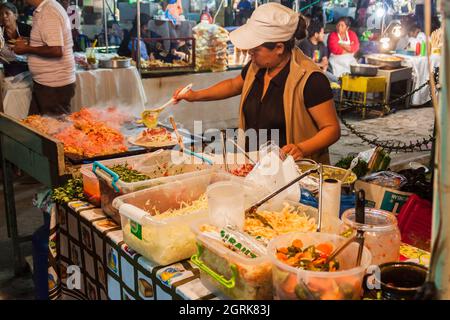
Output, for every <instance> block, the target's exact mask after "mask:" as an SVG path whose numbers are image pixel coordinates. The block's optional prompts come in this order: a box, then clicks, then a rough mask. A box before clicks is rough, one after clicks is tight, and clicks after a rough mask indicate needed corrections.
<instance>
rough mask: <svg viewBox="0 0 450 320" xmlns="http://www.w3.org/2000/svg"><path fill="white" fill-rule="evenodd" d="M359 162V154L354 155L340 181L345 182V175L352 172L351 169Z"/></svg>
mask: <svg viewBox="0 0 450 320" xmlns="http://www.w3.org/2000/svg"><path fill="white" fill-rule="evenodd" d="M358 162H359V156H357V157H355V158H354V159H353V160H352V162H351V163H350V167H349V168H348V169H347V171H346V172H345V175H344V177H343V178H342V179H341V181H342V183H345V180H347V177H348V176H349V175H350V174H351V173H352V170H353V169H354V168H355V167H356V166H357V165H358Z"/></svg>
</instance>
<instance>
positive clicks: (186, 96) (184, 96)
mask: <svg viewBox="0 0 450 320" xmlns="http://www.w3.org/2000/svg"><path fill="white" fill-rule="evenodd" d="M181 90H183V87H181V88H178V89H177V90H176V91H175V93H174V94H173V97H172V98H173V99H175V102H174V103H175V104H177V103H178V102H180V100H186V101H189V102H193V101H196V96H195V93H196V92H195V91H192V90H189V91H188V92H186V93H184V94H180V91H181Z"/></svg>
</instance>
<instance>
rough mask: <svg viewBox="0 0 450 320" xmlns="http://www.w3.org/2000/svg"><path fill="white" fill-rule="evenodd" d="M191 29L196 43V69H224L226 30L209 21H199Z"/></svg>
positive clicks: (227, 37)
mask: <svg viewBox="0 0 450 320" xmlns="http://www.w3.org/2000/svg"><path fill="white" fill-rule="evenodd" d="M192 31H193V33H194V38H195V43H196V47H195V54H196V70H197V71H225V70H226V68H227V65H228V51H227V41H228V39H229V36H228V31H227V30H225V29H224V28H223V27H220V26H218V25H216V24H209V23H199V24H198V25H196V26H195V27H194V28H192Z"/></svg>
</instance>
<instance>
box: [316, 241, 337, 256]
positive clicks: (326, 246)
mask: <svg viewBox="0 0 450 320" xmlns="http://www.w3.org/2000/svg"><path fill="white" fill-rule="evenodd" d="M316 250H317V251H320V252H322V253H324V254H326V255H330V254H331V252H333V245H332V244H331V243H328V242H325V243H321V244H318V245H317V246H316Z"/></svg>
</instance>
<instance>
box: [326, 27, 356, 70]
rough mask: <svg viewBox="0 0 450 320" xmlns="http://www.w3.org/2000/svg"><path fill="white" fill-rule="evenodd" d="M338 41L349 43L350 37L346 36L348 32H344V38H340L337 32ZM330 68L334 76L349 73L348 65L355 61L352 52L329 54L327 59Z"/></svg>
mask: <svg viewBox="0 0 450 320" xmlns="http://www.w3.org/2000/svg"><path fill="white" fill-rule="evenodd" d="M338 37H339V43H340V44H346V45H350V44H351V43H350V37H349V36H348V32H346V40H344V39H342V38H341V35H340V34H339V33H338ZM328 62H329V63H330V66H331V68H332V69H333V75H335V76H336V77H340V76H342V75H343V74H344V73H350V65H351V64H355V63H357V61H356V59H355V57H354V56H353V53H344V54H339V55H336V54H330V58H329V60H328Z"/></svg>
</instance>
